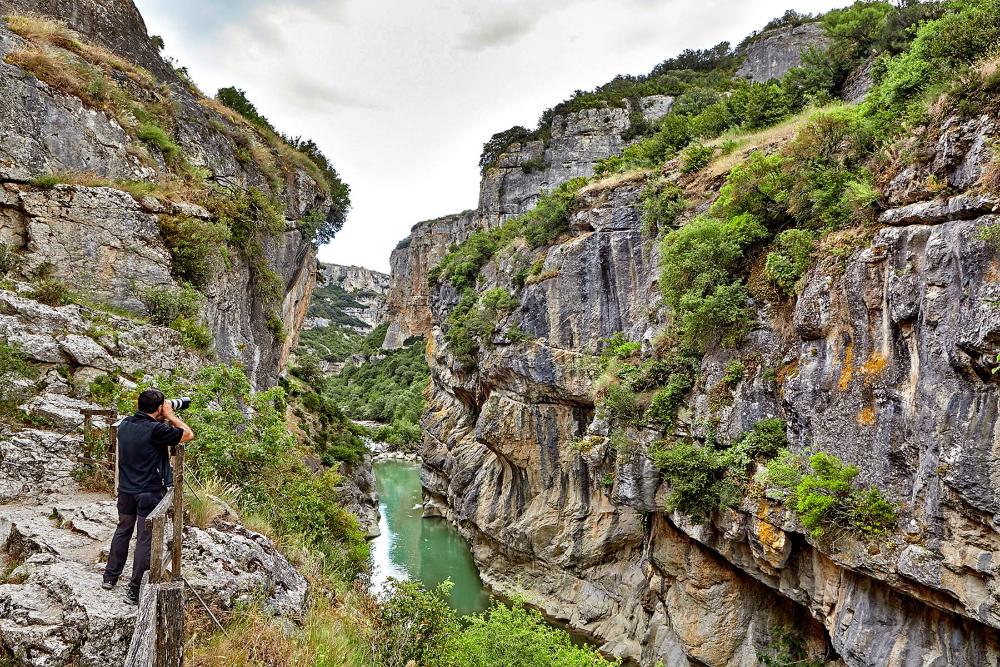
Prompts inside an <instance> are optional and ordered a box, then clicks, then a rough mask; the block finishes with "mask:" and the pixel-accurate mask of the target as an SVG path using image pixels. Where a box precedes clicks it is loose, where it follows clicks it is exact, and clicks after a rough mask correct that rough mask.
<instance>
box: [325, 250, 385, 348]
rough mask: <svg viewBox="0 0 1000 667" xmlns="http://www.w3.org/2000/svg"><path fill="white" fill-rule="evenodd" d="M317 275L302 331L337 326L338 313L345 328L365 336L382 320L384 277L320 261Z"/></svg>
mask: <svg viewBox="0 0 1000 667" xmlns="http://www.w3.org/2000/svg"><path fill="white" fill-rule="evenodd" d="M318 273H319V278H318V281H317V283H318V284H317V287H316V289H315V290H314V291H313V298H312V302H311V305H310V308H309V313H310V315H309V317H308V318H306V322H305V328H306V329H318V328H322V327H328V326H330V325H335V324H339V322H338V321H337V319H340V318H339V317H337V315H338V314H342V316H343V318H344V319H346V320H347V322H348V324H347V325H346V326H348V327H350V328H352V329H354V330H356V331H357V332H358V333H368V332H370V331H371V330H372V329H374V328H375V327H377V326H378V325H380V324H382V322H384V321H385V318H386V293H387V292H388V291H389V276H388V275H386V274H384V273H379V272H378V271H372V270H370V269H364V268H362V267H360V266H341V265H340V264H324V263H322V262H320V263H319V269H318ZM345 303H346V305H344V304H345Z"/></svg>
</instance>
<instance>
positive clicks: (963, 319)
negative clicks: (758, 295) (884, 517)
mask: <svg viewBox="0 0 1000 667" xmlns="http://www.w3.org/2000/svg"><path fill="white" fill-rule="evenodd" d="M995 122H996V121H995V120H993V119H991V118H988V117H983V118H964V119H963V118H958V117H953V118H950V119H948V120H947V121H946V122H945V123H944V124H943V126H942V127H941V129H940V132H939V136H940V138H939V140H938V142H937V143H936V144H934V145H933V146H930V147H928V151H929V152H930V153H931V154H932V156H933V157H932V158H931V159H930V160H929V161H928V162H927V164H926V165H924V166H923V167H918V168H908V169H906V170H904V171H902V172H900V173H899V175H898V176H896V178H895V180H893V181H892V183H891V185H890V187H889V188H888V189H887V197H888V199H889V201H888V202H887V205H888V206H889V208H888V210H886V211H885V212H884V213H883V214H882V215H881V217H880V224H879V227H878V230H877V232H876V233H875V234H874V237H872V238H870V240H869V239H867V238H866V239H863V240H858V241H857V242H856V243H855V246H854V249H853V250H851V251H850V252H849V254H847V255H845V257H844V258H843V259H838V258H837V257H834V256H832V255H831V256H829V257H827V258H826V259H825V260H823V261H820V262H819V263H818V265H817V266H815V267H814V268H813V269H812V270H811V271H810V272H809V274H808V275H807V277H806V279H805V285H804V288H803V290H802V292H801V295H800V296H799V298H798V299H797V300H796V301H795V302H794V304H793V305H792V306H786V307H778V306H774V305H768V304H767V303H766V302H762V303H761V304H760V309H759V312H758V317H757V321H756V323H755V326H754V328H753V331H752V333H751V334H750V335H749V337H748V339H747V341H746V343H745V344H744V345H743V346H742V347H741V348H740V349H739V350H725V349H715V350H714V351H711V352H710V353H709V354H707V355H706V356H705V357H704V358H703V359H702V361H701V365H700V370H699V373H698V377H699V380H698V383H697V385H696V386H695V388H694V390H693V392H692V394H691V396H690V397H689V399H688V400H687V401H686V403H685V407H683V408H682V410H681V422H682V423H681V430H690V432H691V433H692V435H694V436H696V437H706V436H707V433H706V429H707V428H709V427H708V426H707V425H709V424H712V425H714V434H715V437H718V438H720V439H721V440H723V441H725V442H730V441H732V440H734V439H736V438H737V437H738V436H739V435H740V434H741V433H744V432H746V431H747V430H749V429H750V428H751V427H752V426H753V425H754V424H755V423H756V422H758V421H759V420H762V419H765V418H769V417H780V418H781V419H783V420H784V421H785V423H786V424H787V428H788V437H789V443H790V448H791V449H792V450H793V451H799V452H813V451H825V452H829V453H832V454H835V455H836V456H838V457H840V458H841V459H843V460H844V461H846V462H848V463H851V464H854V465H856V466H858V468H859V469H860V475H859V480H860V482H861V484H862V485H863V486H867V485H876V486H878V487H879V488H881V489H882V490H883V491H884V492H885V493H886V494H887V495H888V497H890V498H892V499H893V500H894V501H895V502H897V503H899V506H900V507H901V516H900V520H899V523H898V527H897V530H896V531H894V532H893V534H892V535H891V537H890V538H889V539H888V540H887V541H885V542H880V543H877V544H871V543H865V542H862V541H860V540H858V539H855V538H851V537H849V536H841V537H838V538H837V539H836V540H832V541H831V540H823V539H818V538H815V537H813V536H811V535H810V534H809V533H808V531H805V530H804V529H803V528H802V526H801V524H799V523H798V522H797V521H796V520H795V519H794V516H793V515H792V514H791V513H790V512H788V511H786V510H785V509H784V508H783V507H782V506H781V505H780V503H776V502H774V501H773V500H770V499H768V498H766V497H747V498H744V500H743V501H742V503H741V504H740V505H739V506H736V507H734V508H732V509H730V510H724V511H722V512H719V513H716V514H715V515H714V517H713V518H712V519H711V520H710V521H709V522H707V523H705V524H700V523H697V522H693V521H691V520H690V519H689V518H688V517H686V516H685V515H683V514H680V513H679V512H676V511H674V512H671V511H668V510H667V509H666V505H667V503H666V498H667V495H668V492H669V488H668V487H667V485H666V484H664V483H663V482H662V481H661V478H660V474H659V472H658V470H657V469H656V468H655V467H654V466H653V464H652V462H651V460H650V458H649V456H648V454H649V446H650V444H651V443H652V442H653V441H654V440H656V439H657V438H659V437H660V434H659V432H657V431H653V430H651V429H646V428H637V427H629V428H628V429H627V431H626V434H625V438H624V441H622V440H617V441H616V439H615V438H614V437H613V434H612V432H611V431H610V429H609V424H608V423H607V422H606V421H604V419H602V418H601V416H600V415H599V414H598V412H597V410H596V409H595V401H594V399H593V383H594V380H595V362H596V358H597V355H598V354H599V353H600V350H601V339H602V338H606V337H608V336H610V335H611V334H613V333H615V332H622V333H623V334H624V335H625V337H626V338H627V339H628V340H631V341H636V342H640V343H641V344H642V345H643V347H644V348H646V349H648V348H649V346H650V345H651V344H652V341H653V340H654V339H655V338H656V336H657V334H659V333H660V332H661V331H663V329H664V328H665V326H666V325H667V320H666V315H665V314H664V310H665V309H663V308H661V306H660V296H659V290H658V289H657V286H656V282H657V276H658V273H657V268H656V267H657V265H658V248H657V244H656V242H655V240H654V239H652V238H650V237H648V236H647V235H645V234H644V233H643V231H642V230H641V224H640V219H641V215H640V210H639V209H640V206H641V199H640V196H639V195H640V191H641V188H640V185H638V184H636V183H630V182H627V181H626V182H624V183H622V182H618V181H615V180H610V181H608V182H606V184H602V183H597V184H594V185H591V186H588V187H587V188H585V189H584V190H583V191H582V193H581V196H580V197H579V198H578V202H579V205H578V208H577V210H576V212H575V213H574V214H573V215H572V217H571V221H570V224H571V238H569V239H567V240H564V241H562V242H559V243H557V244H556V245H554V246H552V247H550V248H543V249H539V250H536V251H533V252H534V253H535V254H536V255H537V259H541V260H543V263H544V264H543V268H542V272H541V274H540V276H541V277H540V279H538V280H537V281H536V282H532V281H529V283H528V284H526V285H525V287H523V288H518V287H517V286H516V285H515V284H514V283H513V280H512V277H513V276H512V274H513V265H512V262H511V256H510V254H509V253H508V254H506V255H504V254H503V253H502V254H501V255H502V256H501V257H500V258H499V259H497V260H494V261H492V262H491V263H490V264H488V265H487V266H486V267H485V269H484V270H483V272H482V273H481V276H482V278H481V283H480V285H479V287H480V289H481V290H486V289H489V288H492V287H502V288H504V289H506V290H509V291H510V292H511V293H513V294H514V295H515V297H516V299H517V304H518V305H517V307H516V308H515V309H514V311H513V312H512V313H511V314H510V315H509V316H508V317H506V318H505V319H504V320H502V321H500V322H498V323H497V331H498V332H499V333H497V334H496V336H495V337H494V338H493V340H492V341H491V342H490V343H489V344H488V345H484V346H483V348H482V349H481V350H480V352H479V356H478V358H477V363H476V367H475V368H474V369H469V368H468V367H467V366H465V365H463V364H462V363H461V362H460V361H458V360H457V359H456V358H455V357H454V356H452V355H451V353H450V352H449V348H448V344H447V342H446V340H445V338H444V334H443V328H442V325H443V323H444V321H445V319H446V317H447V315H448V314H449V313H450V312H451V310H452V309H453V308H454V307H455V305H456V304H457V301H458V294H457V293H456V291H455V290H454V289H453V288H451V286H450V285H449V284H448V283H444V284H442V285H441V286H440V287H439V288H438V289H435V290H432V293H431V309H432V312H433V320H434V328H433V333H432V336H431V340H430V343H429V346H428V350H429V356H430V361H431V369H432V379H433V382H432V390H431V404H430V407H429V410H428V412H427V414H426V416H425V418H424V423H423V425H424V427H425V429H426V433H425V440H424V449H423V452H422V458H423V467H422V471H421V478H422V483H423V485H424V489H425V495H426V498H427V500H428V513H430V514H439V515H442V516H445V517H447V518H448V519H449V520H451V521H452V522H453V523H455V525H457V526H458V528H459V530H460V531H461V532H462V533H463V535H465V536H466V538H467V539H468V540H469V541H470V543H471V544H472V547H473V553H474V556H475V559H476V562H477V563H478V564H479V565H480V567H481V568H482V574H483V578H484V580H485V581H487V582H488V583H489V584H490V585H491V586H493V587H495V588H496V589H498V590H500V591H502V592H504V593H506V594H521V595H524V596H526V598H527V599H528V600H529V601H530V602H532V603H533V604H535V605H537V606H538V607H539V608H541V609H542V610H544V611H545V612H546V613H547V614H549V615H550V616H552V617H554V618H556V619H558V620H560V621H562V622H566V623H568V624H569V625H570V626H571V627H573V628H575V629H577V630H580V631H583V632H585V633H587V634H588V635H590V636H592V637H594V638H596V639H598V640H599V641H601V642H602V643H603V646H604V649H605V650H607V651H608V652H611V653H614V654H617V655H623V656H629V657H631V658H634V659H636V660H638V661H639V662H640V663H641V664H643V665H653V664H655V663H656V662H657V661H663V663H664V664H668V665H720V666H721V665H748V666H749V665H755V664H758V663H757V651H758V650H760V649H761V647H763V646H766V645H767V643H768V641H769V638H771V637H773V636H775V635H777V634H780V633H781V632H783V631H784V630H785V629H788V628H794V629H795V631H796V632H797V633H799V634H800V635H801V637H802V638H803V640H804V641H806V642H807V644H808V645H810V646H812V647H813V649H814V651H815V652H816V653H817V654H821V655H822V654H825V655H827V660H828V663H829V664H846V665H851V666H852V667H855V666H861V665H864V666H871V667H874V666H876V665H878V666H884V665H914V664H922V665H931V664H939V665H954V666H960V665H967V666H973V665H975V666H980V665H996V664H1000V596H998V594H997V591H998V590H1000V576H998V573H1000V569H998V564H997V558H998V555H997V554H998V553H1000V530H998V528H997V523H996V516H997V510H998V509H1000V506H998V504H997V498H998V495H997V494H998V492H1000V484H998V481H997V476H996V474H995V468H996V460H997V455H996V451H997V450H996V448H997V442H998V434H997V430H996V418H997V412H998V407H997V406H998V398H1000V384H998V380H997V376H996V375H995V374H994V373H993V371H992V369H993V368H994V367H995V359H996V357H997V354H998V353H1000V311H998V310H997V309H996V308H995V307H994V306H992V305H990V304H993V303H995V301H996V300H997V298H998V296H1000V292H998V289H1000V282H998V281H997V278H996V277H997V275H998V273H997V272H998V271H1000V258H998V256H997V253H996V250H995V249H993V248H992V247H991V246H989V245H988V244H987V243H986V242H984V241H982V240H980V239H979V237H978V230H980V229H981V228H983V227H984V226H988V225H992V224H996V221H997V217H996V212H997V211H998V210H1000V202H998V201H997V200H996V199H995V198H992V197H991V196H988V195H983V194H981V193H980V191H979V188H978V185H977V183H978V179H979V178H980V175H981V173H982V168H983V164H984V163H985V162H986V161H987V160H989V153H988V151H984V150H983V148H982V146H984V145H988V138H989V137H990V136H992V134H993V132H994V131H995V126H996V125H995ZM756 148H759V149H760V150H765V151H766V150H773V147H768V146H759V147H756ZM677 168H678V165H677V164H676V163H674V164H672V165H671V164H668V175H669V176H671V177H672V178H680V179H681V182H682V183H684V182H685V181H684V180H683V178H682V177H681V176H680V174H679V173H678V172H677V171H671V170H672V169H673V170H676V169H677ZM931 174H933V175H934V176H935V178H937V179H940V180H942V181H943V182H948V183H949V184H950V185H951V187H952V188H953V189H954V191H955V192H957V193H958V194H954V195H952V196H951V197H950V198H944V199H933V195H932V194H930V193H928V192H927V191H926V183H927V182H929V176H930V175H931ZM688 183H689V185H688V195H689V196H690V197H692V199H693V205H692V208H693V209H695V210H699V209H701V208H702V207H703V205H704V202H706V201H711V199H712V198H713V197H714V196H715V193H716V191H717V190H716V188H717V185H718V181H716V183H715V185H710V186H709V187H707V188H706V184H705V183H704V182H700V183H698V184H696V185H695V184H690V182H688ZM695 197H701V199H694V198H695ZM518 252H529V253H530V252H532V251H530V250H527V249H525V248H519V249H518ZM535 259H536V257H535V256H529V257H528V258H527V261H528V262H529V263H531V261H533V260H535ZM517 329H519V330H520V331H521V332H523V334H522V335H519V336H511V335H509V334H508V333H507V332H509V331H513V330H517ZM733 359H740V360H743V362H744V363H747V364H748V366H747V367H748V371H747V372H746V374H745V376H744V377H743V378H742V379H740V380H739V381H738V382H735V383H733V384H729V383H728V381H726V380H724V375H725V369H726V367H727V365H728V364H729V362H730V361H732V360H733ZM581 442H582V443H586V446H583V445H574V444H573V443H581Z"/></svg>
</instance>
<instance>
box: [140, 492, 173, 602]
mask: <svg viewBox="0 0 1000 667" xmlns="http://www.w3.org/2000/svg"><path fill="white" fill-rule="evenodd" d="M173 502H174V490H173V489H171V490H169V491H167V495H165V496H163V499H162V500H161V501H160V503H159V504H158V505H157V506H156V508H155V509H154V510H153V511H152V512H150V513H149V516H147V517H146V530H148V531H150V532H151V533H152V540H151V543H150V547H149V583H151V584H158V583H160V582H161V581H163V534H164V529H165V527H166V526H165V524H166V521H167V510H169V509H170V506H171V505H172V504H173Z"/></svg>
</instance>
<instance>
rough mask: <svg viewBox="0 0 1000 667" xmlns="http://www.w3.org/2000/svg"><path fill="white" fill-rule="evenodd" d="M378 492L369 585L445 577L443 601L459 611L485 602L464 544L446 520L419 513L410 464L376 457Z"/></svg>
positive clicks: (427, 582)
mask: <svg viewBox="0 0 1000 667" xmlns="http://www.w3.org/2000/svg"><path fill="white" fill-rule="evenodd" d="M373 469H374V472H375V486H376V488H377V490H378V498H379V512H380V513H381V515H382V518H381V519H380V520H379V526H378V527H379V530H380V531H381V535H379V536H378V537H376V538H375V539H374V540H373V541H372V545H371V551H372V561H373V568H372V585H373V587H374V589H375V590H376V591H378V590H380V589H381V588H382V587H383V586H384V585H385V582H386V580H387V579H388V578H389V577H394V578H396V579H409V580H413V581H418V582H420V583H421V584H423V585H424V586H426V587H427V588H433V587H435V586H437V585H438V584H440V583H441V582H442V581H444V580H446V579H451V581H452V583H454V584H455V587H454V588H453V589H452V592H451V599H450V600H449V602H450V604H451V606H452V607H453V608H454V609H455V610H456V611H457V612H458V613H459V614H462V615H464V614H475V613H477V612H480V611H483V610H484V609H486V608H487V607H488V606H489V602H490V596H489V593H487V591H486V589H485V588H483V582H482V581H481V580H480V578H479V571H478V570H477V569H476V564H475V562H474V561H473V560H472V553H471V552H470V551H469V546H468V545H467V544H466V543H465V540H463V539H462V536H461V535H459V534H458V531H457V530H456V529H455V527H454V526H452V525H451V524H450V523H448V521H446V520H445V519H441V518H427V519H425V518H424V517H423V509H422V507H421V503H422V502H423V497H422V493H421V490H420V474H419V468H418V466H417V464H416V463H410V462H408V461H392V460H390V461H378V462H376V463H375V464H374V466H373Z"/></svg>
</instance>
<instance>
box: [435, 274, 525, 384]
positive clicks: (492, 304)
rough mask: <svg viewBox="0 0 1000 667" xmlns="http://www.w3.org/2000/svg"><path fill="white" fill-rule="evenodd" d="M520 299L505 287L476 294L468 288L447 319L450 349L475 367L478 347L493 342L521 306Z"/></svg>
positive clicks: (469, 365) (469, 366) (465, 365)
mask: <svg viewBox="0 0 1000 667" xmlns="http://www.w3.org/2000/svg"><path fill="white" fill-rule="evenodd" d="M518 305H519V302H518V300H517V299H516V298H515V297H514V295H512V294H511V293H510V292H508V291H507V290H505V289H503V288H502V287H497V288H494V289H490V290H486V291H485V292H483V294H482V295H481V296H480V295H477V294H476V293H475V292H474V291H473V290H472V289H466V290H465V292H463V294H462V298H461V299H460V300H459V302H458V305H457V306H455V307H454V308H453V309H452V310H451V312H450V313H448V317H447V318H446V319H445V326H444V339H445V340H446V341H447V342H448V350H449V351H450V352H451V353H452V354H453V355H454V356H455V358H456V359H458V361H459V363H460V364H461V365H462V366H464V367H465V368H468V369H471V368H475V366H476V362H477V358H478V355H479V350H480V349H482V348H483V347H484V346H490V345H492V344H493V339H494V338H495V337H496V335H497V334H498V333H500V326H499V325H501V324H502V323H503V321H504V320H505V319H506V318H507V316H509V315H510V314H511V313H512V312H514V310H515V309H516V308H517V307H518Z"/></svg>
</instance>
